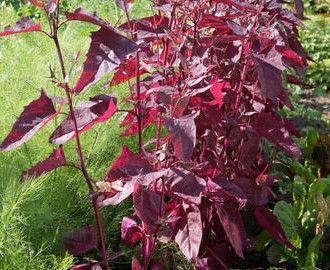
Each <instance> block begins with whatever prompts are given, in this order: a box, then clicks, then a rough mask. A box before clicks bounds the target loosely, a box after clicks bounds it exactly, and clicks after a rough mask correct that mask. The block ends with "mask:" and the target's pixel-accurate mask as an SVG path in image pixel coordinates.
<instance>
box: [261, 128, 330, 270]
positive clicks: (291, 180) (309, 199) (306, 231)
mask: <svg viewBox="0 0 330 270" xmlns="http://www.w3.org/2000/svg"><path fill="white" fill-rule="evenodd" d="M303 144H304V150H305V151H304V153H305V156H304V163H303V164H302V163H301V162H298V161H293V160H290V161H282V162H281V163H277V164H276V165H275V166H276V167H277V168H278V169H281V171H282V172H283V176H282V180H281V182H280V191H281V193H282V194H286V195H290V197H291V198H289V200H280V201H278V202H277V203H276V204H275V207H274V213H275V215H276V216H277V217H278V219H279V221H280V223H281V225H282V227H283V229H284V231H285V233H286V235H287V237H288V239H289V240H290V242H291V243H293V244H294V245H295V247H296V249H295V250H289V249H287V248H285V247H282V246H280V245H278V244H277V243H274V242H273V241H272V240H271V238H270V236H269V234H267V233H265V232H262V233H261V234H260V235H259V236H258V237H257V239H258V241H257V242H258V249H262V250H264V249H267V257H268V260H269V261H270V262H271V263H272V264H275V265H277V264H279V263H283V262H285V261H290V262H291V263H292V265H293V266H294V267H295V269H306V270H307V269H326V267H327V266H326V264H327V261H328V259H329V258H328V255H327V254H328V249H329V248H328V244H327V243H328V241H329V236H328V234H329V224H330V219H329V218H330V216H329V210H330V178H329V177H328V178H327V176H329V172H330V166H329V161H328V158H329V157H328V156H327V155H328V154H329V149H330V148H329V139H328V136H327V135H322V134H318V133H317V132H316V130H314V129H310V130H309V131H308V133H307V135H306V137H305V138H304V140H303Z"/></svg>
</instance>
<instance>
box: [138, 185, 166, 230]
mask: <svg viewBox="0 0 330 270" xmlns="http://www.w3.org/2000/svg"><path fill="white" fill-rule="evenodd" d="M161 201H162V196H161V195H160V194H158V193H156V192H153V191H150V190H147V189H146V188H145V187H144V186H142V185H141V184H139V183H135V186H134V192H133V203H134V208H135V212H136V214H137V216H138V217H139V218H140V219H141V221H142V224H143V229H144V231H145V232H146V233H147V234H153V233H155V232H156V231H157V227H158V225H157V224H158V223H159V220H160V218H161V214H162V213H161V210H162V209H161V204H162V202H161Z"/></svg>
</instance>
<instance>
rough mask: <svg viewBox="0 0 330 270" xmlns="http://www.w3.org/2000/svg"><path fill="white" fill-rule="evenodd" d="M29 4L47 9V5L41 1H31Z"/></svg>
mask: <svg viewBox="0 0 330 270" xmlns="http://www.w3.org/2000/svg"><path fill="white" fill-rule="evenodd" d="M29 2H30V3H31V4H32V5H34V6H36V7H40V8H45V4H44V2H43V1H39V0H29Z"/></svg>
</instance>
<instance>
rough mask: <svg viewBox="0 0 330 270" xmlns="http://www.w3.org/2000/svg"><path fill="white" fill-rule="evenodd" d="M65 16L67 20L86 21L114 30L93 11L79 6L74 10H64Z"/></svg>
mask: <svg viewBox="0 0 330 270" xmlns="http://www.w3.org/2000/svg"><path fill="white" fill-rule="evenodd" d="M65 16H66V18H67V20H68V21H82V22H88V23H92V24H95V25H97V26H100V27H102V28H109V30H113V31H114V32H115V30H114V29H113V28H112V27H111V26H110V24H109V23H108V22H107V21H104V20H102V19H100V18H99V17H98V16H97V15H96V13H95V12H94V13H93V12H90V11H88V10H85V9H83V8H81V7H79V8H77V9H76V10H75V11H74V12H65ZM117 35H119V34H117Z"/></svg>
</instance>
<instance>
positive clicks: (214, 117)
mask: <svg viewBox="0 0 330 270" xmlns="http://www.w3.org/2000/svg"><path fill="white" fill-rule="evenodd" d="M31 3H32V4H34V5H36V6H39V7H40V8H42V9H44V10H45V12H46V15H47V18H48V21H49V25H50V29H49V32H44V31H43V30H41V26H40V24H36V23H34V22H33V21H32V20H31V19H28V18H23V19H22V20H20V21H19V22H18V23H17V24H16V25H15V26H12V27H8V28H6V29H5V30H4V31H3V32H1V33H0V36H6V35H12V34H16V33H20V32H32V31H42V32H43V33H45V34H46V35H47V36H49V37H50V38H51V39H53V41H54V45H55V48H56V50H57V54H58V59H59V64H60V66H61V71H62V78H56V77H55V75H54V74H52V81H53V82H54V84H55V85H56V86H57V87H59V88H61V89H63V90H64V92H65V94H66V99H63V100H62V99H60V98H53V97H50V96H48V95H47V94H46V93H45V92H44V90H42V91H41V96H40V98H39V99H37V100H34V101H33V102H31V103H30V104H29V105H28V106H27V107H25V109H24V111H23V113H22V114H21V116H20V117H19V119H18V120H17V122H16V123H15V124H14V127H13V129H12V131H11V132H10V134H9V135H8V136H7V137H6V138H5V140H4V142H3V143H2V144H1V146H0V147H1V149H2V150H9V149H13V148H15V147H18V146H19V145H21V144H23V143H25V142H26V141H27V140H28V139H30V138H31V137H32V136H33V135H34V134H35V133H36V132H37V131H38V130H39V129H40V128H42V127H43V126H45V125H46V124H47V123H48V122H49V121H50V120H51V119H53V118H54V117H56V116H57V115H58V114H59V113H62V105H63V104H64V103H67V104H68V107H69V112H68V113H67V115H68V116H67V118H66V119H65V120H64V121H63V122H62V123H61V124H60V125H59V126H58V127H57V128H56V130H55V131H54V133H53V134H52V135H51V137H50V139H49V141H50V142H51V143H53V144H56V145H59V146H58V148H57V149H56V150H55V151H54V153H52V154H51V155H50V156H49V157H48V158H47V159H46V160H44V161H41V162H39V163H37V164H36V165H35V166H33V167H32V168H31V169H29V170H27V171H25V172H24V173H23V174H22V177H23V179H26V178H27V177H31V176H39V175H41V174H42V173H45V172H48V171H51V170H53V169H55V168H58V167H60V166H69V163H68V162H67V159H66V157H65V155H64V148H63V147H62V145H63V144H64V143H65V142H67V141H69V140H71V139H75V141H76V144H77V154H78V156H79V158H80V164H79V165H75V167H76V168H77V169H79V170H81V172H82V173H83V176H84V177H85V179H86V183H87V185H88V188H89V193H90V198H91V201H92V204H93V208H94V212H95V219H96V224H97V229H98V232H97V233H96V231H95V230H94V229H93V228H90V227H88V228H83V229H80V230H77V231H75V232H72V233H70V234H69V235H68V236H67V238H66V239H65V246H66V248H67V249H68V250H69V251H70V252H71V253H72V254H74V255H78V254H81V253H84V252H87V251H89V250H90V249H92V248H95V247H97V246H98V241H99V242H100V245H101V248H102V254H103V267H104V268H105V269H109V263H108V258H107V250H106V245H105V243H104V240H103V232H102V224H101V219H100V214H99V208H100V207H105V206H107V205H117V204H119V203H121V202H122V201H123V200H125V199H126V198H128V197H130V196H131V195H132V197H133V204H134V209H135V214H134V217H133V218H129V217H125V218H124V219H123V222H122V230H121V234H122V235H121V236H122V240H123V242H124V243H126V244H128V245H132V246H138V247H139V248H138V250H139V253H140V255H141V258H135V257H134V258H133V259H132V269H134V270H137V269H144V270H146V269H148V267H152V264H153V261H152V255H153V252H154V250H155V249H156V248H157V245H159V244H160V243H161V242H169V241H174V242H176V243H177V245H178V247H179V248H180V250H181V251H182V253H183V254H184V255H185V256H186V258H187V259H188V260H189V261H190V262H192V263H193V264H194V265H195V267H196V269H228V268H227V265H231V263H232V262H233V260H235V258H237V256H238V257H240V258H244V254H245V253H246V252H247V251H249V250H251V249H253V243H254V241H253V237H252V236H250V235H249V234H248V233H247V231H246V230H245V224H244V223H245V222H246V220H245V219H244V220H243V218H242V213H244V214H245V216H248V218H250V219H256V220H257V222H258V223H259V224H260V225H261V227H263V228H264V229H266V230H267V231H268V232H269V233H270V234H271V235H272V236H273V237H274V238H275V239H276V240H277V241H278V242H279V243H281V244H283V245H285V246H287V247H288V248H292V249H294V246H293V245H292V244H291V243H290V242H289V241H288V240H287V238H286V236H285V234H284V232H283V229H282V228H281V226H280V224H279V222H278V220H277V218H276V217H275V216H274V215H273V214H272V211H271V210H270V209H269V207H268V202H269V199H275V194H274V193H273V192H272V190H271V187H272V185H273V183H274V182H275V181H276V180H277V179H276V177H275V176H274V175H271V174H270V173H269V167H270V162H269V161H267V160H266V159H265V153H264V152H263V151H262V150H263V149H262V140H263V139H266V140H268V141H269V142H271V143H273V144H275V145H276V146H277V147H278V148H279V149H281V150H283V151H285V152H286V153H287V154H289V155H291V156H292V157H294V158H297V157H299V156H300V155H301V152H300V149H299V148H298V147H297V145H296V144H295V143H294V141H293V140H292V138H291V134H292V135H296V136H299V132H298V131H297V130H295V128H294V127H293V125H292V124H291V123H290V122H288V120H287V119H283V118H281V117H280V115H279V114H278V108H281V107H283V106H287V107H289V108H292V109H293V105H292V104H291V103H290V99H289V97H288V94H287V92H286V90H285V89H284V86H283V85H284V82H285V81H288V82H290V81H292V80H293V81H294V82H295V83H297V81H298V82H299V80H298V79H297V78H296V77H295V76H299V75H301V74H302V73H303V72H304V71H305V69H306V66H307V59H308V56H307V54H306V53H305V52H304V50H303V48H302V47H301V45H300V43H299V41H298V38H297V37H298V31H297V27H298V26H299V25H301V22H300V20H299V18H303V9H302V8H301V7H302V6H301V4H302V2H301V0H296V1H295V13H293V12H290V11H288V10H286V9H284V8H283V7H282V1H281V0H240V1H238V0H207V1H206V0H199V1H194V0H175V1H174V0H169V1H163V0H158V1H152V5H153V10H154V12H155V14H154V15H152V16H149V17H145V18H138V19H130V16H129V10H130V6H131V5H132V4H133V1H125V0H123V1H116V3H117V5H118V7H120V8H121V9H123V11H124V12H125V14H126V18H127V21H126V22H124V23H123V24H121V25H119V26H118V29H114V28H113V27H111V26H110V25H109V23H108V22H107V21H105V20H102V19H100V18H98V17H97V16H96V15H95V14H94V13H91V12H88V11H86V10H83V9H81V8H78V9H76V10H75V11H74V12H67V13H65V16H66V20H65V21H64V23H67V22H70V21H82V22H87V23H91V24H94V25H97V26H99V27H100V29H99V30H98V31H96V32H92V34H91V45H90V48H89V50H88V53H87V56H86V61H85V62H84V65H83V71H82V74H81V76H80V77H79V79H78V81H77V82H76V84H75V85H74V86H70V85H69V84H68V83H67V76H68V73H67V71H66V70H65V67H64V59H63V55H62V52H61V46H60V42H59V37H58V29H59V27H60V26H61V23H60V16H59V5H60V3H59V1H55V0H53V1H52V0H48V1H31ZM117 24H119V23H117ZM120 31H121V32H122V33H120ZM125 33H126V35H125ZM109 72H114V75H113V77H112V79H111V81H109V82H108V83H106V85H105V86H104V87H105V88H110V89H112V88H113V89H114V87H115V86H116V85H118V84H121V83H124V82H127V83H128V88H129V96H128V97H127V99H126V100H127V101H128V102H129V103H130V104H131V109H129V110H128V111H127V114H126V116H125V118H124V120H123V122H122V123H121V126H122V127H125V128H126V130H125V131H124V133H123V136H132V135H137V136H138V138H139V140H138V142H139V145H138V149H139V151H138V153H133V152H132V151H131V150H130V149H129V148H128V147H127V146H123V148H122V152H121V154H120V155H119V157H117V159H116V160H115V161H114V163H113V164H112V165H111V167H110V169H109V171H108V173H107V174H106V176H105V177H104V179H102V181H99V182H97V183H95V182H94V181H93V179H91V177H90V175H89V173H88V170H87V167H86V163H85V158H84V154H83V150H82V146H81V142H80V136H79V135H80V133H82V132H84V131H87V130H88V129H90V128H91V127H92V126H94V125H95V124H97V123H101V122H105V121H107V120H108V119H109V118H110V117H111V116H112V115H113V114H114V113H116V112H122V111H123V110H118V109H117V101H116V98H115V97H114V96H113V95H110V94H101V95H98V96H96V97H92V98H90V100H89V101H83V102H80V103H78V105H77V106H76V107H75V108H74V106H73V101H72V99H73V98H74V95H78V94H79V93H81V92H82V91H85V90H87V89H88V88H89V87H90V86H91V85H93V84H95V83H96V82H98V81H99V80H100V79H101V78H102V77H103V75H105V74H108V73H109ZM287 73H289V74H290V77H288V78H291V80H286V78H287V75H286V74H287ZM55 102H57V103H59V104H60V105H59V106H58V107H59V109H58V110H55V108H54V103H55ZM150 125H154V126H156V132H155V137H154V138H153V139H151V140H148V141H146V140H145V139H144V138H143V130H144V129H145V128H147V127H148V126H150ZM71 166H72V165H71ZM251 213H252V214H251ZM96 235H98V237H99V240H97V238H96V237H97V236H96ZM160 240H161V241H160ZM100 267H101V266H100V265H97V264H84V265H80V266H76V267H74V268H73V269H98V268H100ZM159 268H160V265H159V264H156V265H154V268H153V269H159Z"/></svg>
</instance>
